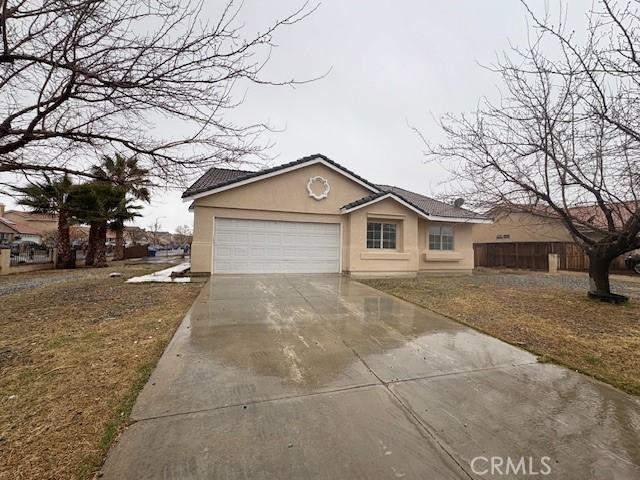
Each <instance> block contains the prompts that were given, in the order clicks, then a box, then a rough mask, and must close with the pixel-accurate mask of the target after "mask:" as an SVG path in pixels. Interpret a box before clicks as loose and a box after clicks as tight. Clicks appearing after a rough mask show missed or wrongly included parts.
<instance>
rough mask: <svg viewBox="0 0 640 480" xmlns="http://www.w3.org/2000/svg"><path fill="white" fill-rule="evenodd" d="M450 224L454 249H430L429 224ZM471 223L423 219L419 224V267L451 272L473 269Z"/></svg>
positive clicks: (427, 270)
mask: <svg viewBox="0 0 640 480" xmlns="http://www.w3.org/2000/svg"><path fill="white" fill-rule="evenodd" d="M430 225H450V226H452V227H453V248H454V249H453V251H441V250H429V235H428V232H429V226H430ZM474 227H475V225H473V224H470V223H443V222H428V221H425V220H421V221H420V223H419V225H418V245H419V251H420V264H419V269H420V271H423V272H431V273H436V272H445V271H446V272H450V271H452V270H455V271H464V272H469V271H471V270H473V241H472V232H473V228H474Z"/></svg>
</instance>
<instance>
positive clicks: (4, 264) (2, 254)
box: [0, 248, 11, 275]
mask: <svg viewBox="0 0 640 480" xmlns="http://www.w3.org/2000/svg"><path fill="white" fill-rule="evenodd" d="M10 267H11V250H10V249H8V248H0V275H9V268H10Z"/></svg>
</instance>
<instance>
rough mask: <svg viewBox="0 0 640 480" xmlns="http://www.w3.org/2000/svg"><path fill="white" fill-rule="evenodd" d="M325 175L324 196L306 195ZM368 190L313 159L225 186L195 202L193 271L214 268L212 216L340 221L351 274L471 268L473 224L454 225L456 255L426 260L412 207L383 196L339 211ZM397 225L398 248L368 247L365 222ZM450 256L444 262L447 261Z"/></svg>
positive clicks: (344, 264) (344, 262)
mask: <svg viewBox="0 0 640 480" xmlns="http://www.w3.org/2000/svg"><path fill="white" fill-rule="evenodd" d="M313 176H321V177H323V178H325V179H327V180H328V182H329V185H330V186H331V190H330V192H329V195H328V197H327V198H325V199H322V200H315V199H314V198H312V197H310V196H309V193H308V191H307V182H308V181H309V178H310V177H313ZM370 194H371V191H370V190H368V189H367V188H365V187H364V186H362V185H360V184H359V183H357V182H355V181H352V180H351V179H349V178H347V177H346V176H344V175H342V174H340V173H338V172H336V171H334V170H332V169H331V168H328V167H326V166H325V165H321V164H315V165H310V166H307V167H303V168H300V169H298V170H293V171H289V172H285V173H282V174H280V175H277V176H273V177H270V178H266V179H263V180H259V181H256V182H253V183H249V184H246V185H241V186H238V187H235V188H231V189H228V190H224V191H221V192H218V193H215V194H212V195H208V196H204V197H201V198H198V199H196V200H195V201H194V206H193V212H194V232H193V243H192V265H191V268H192V271H193V272H196V273H210V272H212V270H213V258H212V256H213V251H214V248H213V247H214V245H213V239H214V228H215V218H239V219H251V220H273V221H289V222H320V223H336V224H339V225H340V239H341V240H340V241H341V247H340V249H341V262H340V263H341V269H342V271H343V272H345V273H350V274H352V275H354V276H364V275H380V274H385V275H415V274H416V273H417V272H418V271H419V270H424V271H439V270H444V271H448V270H456V271H461V270H471V269H472V268H473V246H472V241H471V226H470V225H468V224H456V226H455V228H456V252H455V253H456V255H460V256H461V258H459V259H457V260H455V261H451V259H443V260H442V261H436V262H433V261H426V260H425V259H424V258H425V253H427V247H428V244H427V240H426V233H425V232H426V230H425V228H426V227H425V225H426V224H425V221H424V220H423V219H422V218H421V217H419V216H418V214H416V212H415V211H413V210H411V209H409V208H407V207H405V206H403V205H402V204H400V203H398V202H397V201H396V200H394V199H391V198H386V199H384V200H380V201H378V202H375V203H371V204H370V205H365V206H363V207H361V208H358V209H356V210H354V211H352V212H351V213H349V214H343V213H342V212H341V207H343V206H344V205H346V204H348V203H351V202H354V201H356V200H358V199H360V198H362V197H365V196H368V195H370ZM370 220H376V221H381V222H385V223H395V224H396V225H397V229H396V231H397V236H396V248H395V249H379V248H371V249H369V248H367V222H368V221H370ZM447 260H448V261H447Z"/></svg>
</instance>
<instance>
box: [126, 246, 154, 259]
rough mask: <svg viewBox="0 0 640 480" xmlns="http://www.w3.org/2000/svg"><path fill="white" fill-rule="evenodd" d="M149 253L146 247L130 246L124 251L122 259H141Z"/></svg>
mask: <svg viewBox="0 0 640 480" xmlns="http://www.w3.org/2000/svg"><path fill="white" fill-rule="evenodd" d="M148 255H149V251H148V249H147V246H146V245H131V246H130V247H126V248H125V249H124V258H125V259H126V258H142V257H147V256H148Z"/></svg>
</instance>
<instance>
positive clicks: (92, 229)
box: [84, 222, 98, 267]
mask: <svg viewBox="0 0 640 480" xmlns="http://www.w3.org/2000/svg"><path fill="white" fill-rule="evenodd" d="M97 243H98V224H97V223H96V222H90V223H89V240H88V242H87V254H86V256H85V259H84V264H85V265H86V266H88V267H90V266H92V265H93V264H94V263H95V260H96V245H97Z"/></svg>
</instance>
